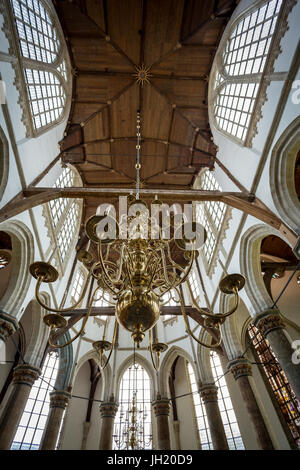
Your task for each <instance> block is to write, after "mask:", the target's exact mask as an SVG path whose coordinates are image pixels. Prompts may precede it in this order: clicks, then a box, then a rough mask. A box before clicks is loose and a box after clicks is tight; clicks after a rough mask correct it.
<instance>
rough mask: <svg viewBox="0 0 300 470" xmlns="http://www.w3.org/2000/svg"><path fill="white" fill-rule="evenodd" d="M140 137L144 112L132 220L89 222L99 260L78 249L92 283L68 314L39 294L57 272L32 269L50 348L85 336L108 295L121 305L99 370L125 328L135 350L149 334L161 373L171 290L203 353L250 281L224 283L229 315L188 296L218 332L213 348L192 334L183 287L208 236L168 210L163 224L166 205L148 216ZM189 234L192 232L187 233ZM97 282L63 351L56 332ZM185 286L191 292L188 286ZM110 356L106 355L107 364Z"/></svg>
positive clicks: (39, 265)
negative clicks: (230, 298) (102, 295)
mask: <svg viewBox="0 0 300 470" xmlns="http://www.w3.org/2000/svg"><path fill="white" fill-rule="evenodd" d="M140 136H141V134H140V115H139V112H138V115H137V145H136V149H137V159H136V165H135V167H136V173H137V176H136V194H135V195H133V194H130V195H129V196H128V197H127V200H126V202H127V204H128V207H129V210H128V213H126V214H123V215H122V217H121V219H119V223H118V222H117V221H116V219H115V218H114V217H113V216H112V215H110V213H108V211H106V212H105V213H104V214H102V215H94V216H92V217H90V218H89V219H88V220H87V222H86V225H85V230H86V234H87V236H88V238H89V240H90V243H93V244H94V246H95V247H96V253H97V258H96V259H95V255H94V254H92V253H91V250H88V249H87V250H79V252H78V253H77V258H78V260H79V261H81V262H82V263H83V264H84V266H85V267H86V268H87V269H88V276H87V278H86V281H85V285H84V287H83V290H82V294H81V296H80V298H79V300H78V301H77V302H76V303H75V304H73V305H72V306H70V307H68V308H63V309H55V308H51V307H49V306H47V305H46V304H44V303H43V301H42V299H41V298H40V294H39V289H40V286H41V284H42V283H43V282H54V281H55V280H56V279H57V278H58V272H57V270H56V269H55V268H54V267H53V266H51V265H50V264H49V263H45V262H35V263H33V264H32V265H31V266H30V273H31V274H32V275H33V276H34V277H35V278H36V279H37V284H36V299H37V301H38V302H39V304H40V305H41V306H42V307H43V308H45V309H46V310H48V311H50V312H53V313H51V314H47V315H45V317H44V322H45V323H46V324H47V325H48V326H49V327H50V335H49V344H50V345H51V346H52V347H54V348H62V347H64V346H67V345H68V344H70V343H71V342H72V341H74V340H75V339H76V338H78V337H79V336H80V335H81V334H82V333H83V332H84V329H85V326H86V323H87V321H88V319H89V316H90V314H91V310H92V306H93V303H94V300H95V298H96V297H97V293H98V292H99V291H104V292H108V293H109V294H110V295H111V296H112V298H113V299H114V300H115V302H116V305H115V316H116V320H115V325H114V333H113V338H112V342H110V341H107V339H106V337H105V333H104V334H103V338H102V339H101V340H99V341H96V342H95V343H93V346H94V348H95V349H96V351H97V352H98V353H99V355H100V359H101V360H100V364H101V366H102V367H103V368H104V367H105V366H106V365H107V363H108V361H109V359H110V356H111V353H112V350H113V348H114V345H115V341H116V334H117V326H118V324H119V325H121V326H122V327H123V328H125V329H126V330H127V331H129V332H130V333H131V337H132V339H133V341H134V344H135V345H136V346H137V347H139V346H140V343H141V342H142V341H143V339H144V337H145V334H146V332H147V331H148V333H149V350H150V354H151V359H152V363H153V366H154V368H155V369H156V370H158V368H159V362H160V356H161V353H163V352H164V351H166V349H167V345H166V344H164V343H160V342H158V341H157V339H156V340H155V341H154V342H152V335H151V330H152V329H153V327H154V326H155V325H156V323H157V321H158V319H159V316H160V307H161V304H162V303H163V297H164V296H165V294H166V293H168V292H170V291H172V290H174V291H176V293H177V296H178V299H179V302H180V306H181V313H182V315H183V318H184V322H185V326H186V330H187V332H188V333H189V334H190V335H191V336H192V337H193V338H194V339H195V340H196V341H197V342H198V343H199V344H201V345H202V346H205V347H208V348H216V347H218V346H219V345H220V344H221V333H220V325H221V324H222V323H223V322H224V321H225V319H226V317H227V316H229V315H231V314H233V313H234V312H235V311H236V309H237V307H238V304H239V294H238V291H239V290H240V289H242V288H243V286H244V283H245V279H244V278H243V276H241V275H240V274H231V275H228V276H226V277H225V278H224V279H223V280H222V281H221V282H220V284H219V289H220V290H221V291H222V292H224V293H226V294H230V295H231V294H233V295H234V297H235V304H234V307H233V308H232V309H231V310H229V311H228V312H227V313H225V314H221V313H214V312H213V311H211V310H209V311H207V310H204V309H201V308H200V307H199V306H198V303H197V301H196V300H195V299H194V297H193V293H192V291H191V289H190V294H191V299H192V304H193V306H194V308H196V309H197V311H198V312H199V314H200V316H201V318H202V319H203V328H204V329H206V330H207V331H208V332H209V333H210V334H211V330H212V329H213V331H214V333H215V334H214V342H213V343H212V344H206V343H204V342H202V341H200V340H199V339H198V338H197V337H196V336H195V335H194V334H193V332H192V331H191V328H190V325H189V320H188V317H187V314H186V312H185V305H184V299H183V295H182V292H181V285H182V284H183V283H184V282H185V281H186V280H187V278H188V276H189V274H190V272H191V269H192V267H193V263H194V261H195V259H196V257H197V256H198V254H199V252H198V250H199V247H200V246H201V245H203V243H204V242H205V239H206V231H205V229H204V228H203V227H202V226H200V225H199V224H196V223H195V222H194V221H191V222H190V223H189V222H188V221H186V220H185V219H184V218H183V217H181V216H180V217H177V215H175V216H173V217H172V216H171V215H170V213H168V211H167V213H166V217H162V219H163V220H162V221H161V223H160V219H159V217H158V218H157V214H159V213H160V210H161V208H162V207H163V203H162V201H159V200H158V199H157V198H155V199H154V200H153V201H152V204H151V214H150V211H149V208H148V205H147V203H146V202H145V201H144V200H142V199H140V189H139V188H140V169H141V164H140V149H141V146H140ZM153 214H154V215H153ZM187 227H188V230H186V228H187ZM149 232H151V238H148V233H149ZM187 232H188V233H187ZM166 233H168V236H166ZM189 233H190V234H191V233H192V235H189ZM92 278H94V279H95V280H96V284H97V287H96V288H95V289H94V292H93V293H92V295H91V297H90V300H89V304H88V307H87V313H86V315H85V317H84V320H83V323H82V327H81V329H80V331H79V332H78V333H77V334H76V335H75V336H74V337H73V338H72V339H71V340H69V341H68V342H66V343H65V344H62V345H57V344H55V343H54V340H53V335H54V333H55V331H56V330H57V329H59V328H64V327H66V326H67V320H66V319H65V317H64V316H63V315H62V314H64V313H66V312H69V311H70V310H74V309H75V308H76V307H78V305H79V304H80V303H81V301H82V299H83V298H84V296H85V294H86V292H87V288H88V285H89V283H90V280H91V279H92ZM187 285H188V287H189V283H187ZM104 352H108V358H107V359H106V360H105V359H104Z"/></svg>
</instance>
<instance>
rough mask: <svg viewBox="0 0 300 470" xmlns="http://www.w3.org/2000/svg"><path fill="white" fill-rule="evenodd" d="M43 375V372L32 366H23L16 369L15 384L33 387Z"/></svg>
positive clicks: (14, 372)
mask: <svg viewBox="0 0 300 470" xmlns="http://www.w3.org/2000/svg"><path fill="white" fill-rule="evenodd" d="M41 373H42V371H41V369H39V368H38V367H35V366H31V365H30V364H21V365H19V366H17V367H15V368H14V371H13V384H24V385H29V387H32V385H33V384H34V382H35V381H36V380H37V379H38V378H39V376H40V375H41Z"/></svg>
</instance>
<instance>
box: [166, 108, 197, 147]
mask: <svg viewBox="0 0 300 470" xmlns="http://www.w3.org/2000/svg"><path fill="white" fill-rule="evenodd" d="M194 135H195V131H194V129H193V127H192V126H191V125H190V124H189V123H188V122H187V120H186V119H184V118H183V117H182V116H181V115H180V114H179V113H178V112H175V114H174V119H173V126H172V132H171V139H170V140H171V142H176V143H180V144H183V145H186V146H187V147H189V146H190V148H192V146H193V138H194Z"/></svg>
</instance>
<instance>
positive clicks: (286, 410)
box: [248, 323, 300, 448]
mask: <svg viewBox="0 0 300 470" xmlns="http://www.w3.org/2000/svg"><path fill="white" fill-rule="evenodd" d="M248 332H249V336H250V338H251V340H252V344H253V346H254V348H255V351H256V353H257V355H258V358H259V361H260V362H261V364H262V367H263V370H264V373H265V374H266V377H267V378H268V381H269V383H270V386H271V390H272V392H273V394H274V396H275V398H276V401H277V403H278V405H279V407H280V410H281V412H282V415H283V417H284V419H285V421H286V423H287V425H288V427H289V430H290V432H291V435H292V437H293V439H294V440H295V443H296V445H297V446H298V447H299V448H300V402H299V400H298V399H297V398H296V395H295V393H294V392H293V390H292V388H291V386H290V384H289V382H288V379H287V377H286V375H285V373H284V372H283V370H282V369H281V367H280V364H279V362H278V361H277V359H276V356H275V355H274V353H273V351H272V348H271V346H270V343H269V341H268V340H267V339H264V338H263V336H262V335H261V334H260V333H259V331H258V329H257V328H256V327H255V326H254V325H253V324H252V323H250V325H249V327H248Z"/></svg>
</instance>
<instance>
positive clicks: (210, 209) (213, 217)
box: [196, 170, 230, 274]
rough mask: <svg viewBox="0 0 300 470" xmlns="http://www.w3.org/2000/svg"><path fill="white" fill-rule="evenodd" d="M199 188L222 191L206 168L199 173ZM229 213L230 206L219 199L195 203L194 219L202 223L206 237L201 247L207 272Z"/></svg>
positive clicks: (210, 268) (209, 269) (214, 259)
mask: <svg viewBox="0 0 300 470" xmlns="http://www.w3.org/2000/svg"><path fill="white" fill-rule="evenodd" d="M199 189H203V190H209V191H222V188H221V186H220V185H219V183H218V182H217V180H216V179H215V177H214V175H213V173H212V172H211V171H209V170H206V171H204V172H202V173H201V175H200V183H199ZM229 215H230V208H229V207H227V208H226V205H225V204H224V203H223V202H220V201H206V202H204V203H196V221H197V222H198V223H199V224H201V225H203V227H204V228H205V230H206V233H207V239H206V241H205V243H204V245H203V248H202V250H201V251H202V254H203V257H202V258H203V261H204V265H205V268H206V271H207V273H208V274H211V273H212V271H213V267H214V264H215V261H216V259H217V253H218V248H219V247H220V242H221V241H222V238H223V237H224V234H225V229H226V221H227V220H228V218H229Z"/></svg>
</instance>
